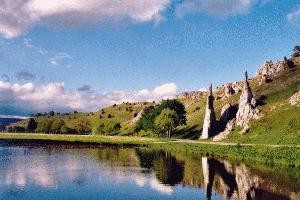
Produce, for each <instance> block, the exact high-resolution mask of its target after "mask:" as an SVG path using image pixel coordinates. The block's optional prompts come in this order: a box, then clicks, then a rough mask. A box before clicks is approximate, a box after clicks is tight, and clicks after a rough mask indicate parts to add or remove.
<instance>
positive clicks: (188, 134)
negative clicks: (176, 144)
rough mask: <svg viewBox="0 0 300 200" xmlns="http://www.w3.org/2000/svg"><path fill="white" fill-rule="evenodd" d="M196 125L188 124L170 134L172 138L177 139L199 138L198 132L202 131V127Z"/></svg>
mask: <svg viewBox="0 0 300 200" xmlns="http://www.w3.org/2000/svg"><path fill="white" fill-rule="evenodd" d="M197 127H198V126H197V125H194V126H189V127H186V128H183V129H180V130H177V131H175V132H174V133H173V134H172V137H173V138H178V139H190V140H196V139H199V137H200V133H201V132H202V129H201V130H199V129H197Z"/></svg>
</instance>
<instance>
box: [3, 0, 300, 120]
mask: <svg viewBox="0 0 300 200" xmlns="http://www.w3.org/2000/svg"><path fill="white" fill-rule="evenodd" d="M299 35H300V2H299V0H143V1H142V0H15V1H11V0H0V114H2V115H28V114H29V113H33V112H46V111H49V110H55V111H60V112H63V111H73V110H78V111H97V110H98V109H100V108H102V107H105V106H109V105H112V104H114V103H121V102H127V101H152V100H155V101H159V100H161V99H166V98H171V97H173V96H174V95H175V94H178V93H180V92H183V91H192V90H193V91H194V90H196V91H197V90H205V88H207V86H208V85H209V84H210V83H212V84H213V85H214V86H217V85H222V84H224V83H227V82H233V81H237V80H240V79H242V75H243V72H244V71H245V70H248V72H249V73H250V75H252V76H253V75H254V74H255V72H256V71H257V69H258V68H259V66H260V65H262V64H263V63H264V62H265V61H266V60H273V61H276V60H282V59H283V57H284V56H290V55H291V53H292V52H291V49H292V48H293V47H294V46H295V45H299V43H300V41H299V38H300V37H299Z"/></svg>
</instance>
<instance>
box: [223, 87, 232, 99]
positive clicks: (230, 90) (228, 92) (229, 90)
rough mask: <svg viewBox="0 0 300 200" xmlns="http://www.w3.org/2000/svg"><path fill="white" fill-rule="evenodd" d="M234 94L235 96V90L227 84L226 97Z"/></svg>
mask: <svg viewBox="0 0 300 200" xmlns="http://www.w3.org/2000/svg"><path fill="white" fill-rule="evenodd" d="M233 94H235V90H234V89H233V88H232V86H231V84H226V85H225V86H224V97H225V98H227V97H230V96H231V95H233Z"/></svg>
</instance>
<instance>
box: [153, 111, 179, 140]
mask: <svg viewBox="0 0 300 200" xmlns="http://www.w3.org/2000/svg"><path fill="white" fill-rule="evenodd" d="M155 125H156V126H157V127H158V128H159V129H160V130H161V131H162V132H163V133H166V135H167V137H168V138H171V134H172V131H173V130H174V129H175V128H176V127H177V126H178V125H179V120H178V115H177V113H176V112H175V111H174V110H171V109H169V108H165V109H163V110H162V111H161V113H160V114H159V115H158V116H157V117H156V118H155Z"/></svg>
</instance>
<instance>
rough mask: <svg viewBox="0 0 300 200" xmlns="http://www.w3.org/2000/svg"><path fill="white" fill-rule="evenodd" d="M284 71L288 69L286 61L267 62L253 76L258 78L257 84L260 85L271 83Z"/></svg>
mask: <svg viewBox="0 0 300 200" xmlns="http://www.w3.org/2000/svg"><path fill="white" fill-rule="evenodd" d="M286 69H288V64H287V61H278V62H277V63H273V62H272V61H269V62H266V63H264V64H263V65H262V66H261V67H260V69H259V70H258V72H257V73H256V75H255V76H256V77H258V79H259V84H260V85H261V84H264V83H269V82H271V81H272V80H273V78H274V77H276V76H278V75H279V74H280V73H281V72H282V71H284V70H286Z"/></svg>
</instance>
